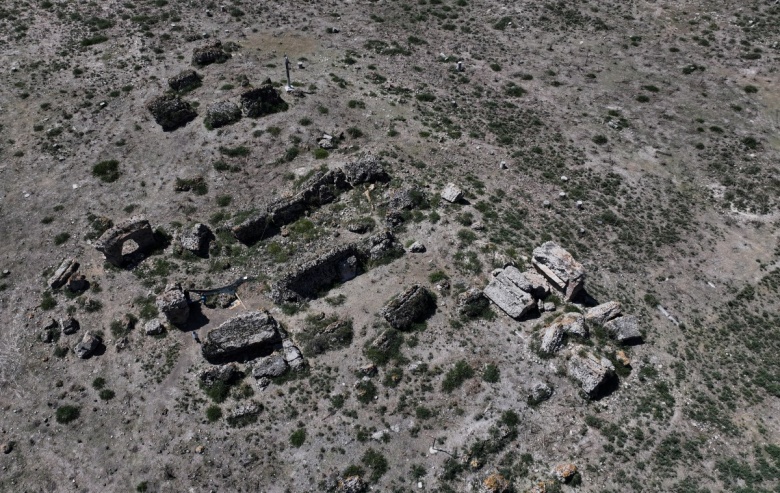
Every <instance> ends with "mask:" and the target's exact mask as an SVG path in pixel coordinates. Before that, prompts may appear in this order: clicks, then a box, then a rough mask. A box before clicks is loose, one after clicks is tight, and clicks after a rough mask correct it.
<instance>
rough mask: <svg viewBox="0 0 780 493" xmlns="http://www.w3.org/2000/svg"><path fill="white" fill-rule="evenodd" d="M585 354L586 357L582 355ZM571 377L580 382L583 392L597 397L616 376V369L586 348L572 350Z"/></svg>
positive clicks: (569, 368)
mask: <svg viewBox="0 0 780 493" xmlns="http://www.w3.org/2000/svg"><path fill="white" fill-rule="evenodd" d="M580 353H584V355H580ZM568 370H569V375H570V376H571V377H572V378H574V379H575V380H577V381H578V382H580V385H581V387H582V390H583V392H585V393H586V394H588V395H589V396H590V397H597V396H598V395H599V393H600V392H601V391H602V390H603V389H604V388H605V387H606V386H607V384H608V382H609V381H610V380H611V379H612V378H614V376H615V367H614V366H613V365H612V362H610V361H609V360H608V359H607V358H599V357H598V356H596V355H594V354H593V353H591V352H589V351H588V350H587V349H586V348H584V347H582V346H580V347H576V348H572V355H571V359H569V367H568Z"/></svg>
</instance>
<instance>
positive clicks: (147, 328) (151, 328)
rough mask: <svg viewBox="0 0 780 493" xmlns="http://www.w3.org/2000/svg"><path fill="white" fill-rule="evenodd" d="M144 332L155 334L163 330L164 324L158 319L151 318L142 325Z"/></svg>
mask: <svg viewBox="0 0 780 493" xmlns="http://www.w3.org/2000/svg"><path fill="white" fill-rule="evenodd" d="M144 332H145V333H146V335H148V336H157V335H160V334H162V333H163V332H165V326H164V325H163V323H162V322H161V321H160V320H159V319H156V318H155V319H152V320H149V321H148V322H146V324H145V325H144Z"/></svg>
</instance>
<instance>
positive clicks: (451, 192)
mask: <svg viewBox="0 0 780 493" xmlns="http://www.w3.org/2000/svg"><path fill="white" fill-rule="evenodd" d="M441 198H443V199H444V200H446V201H447V202H452V203H455V202H458V201H459V200H461V199H463V190H461V189H460V188H458V187H457V185H455V184H454V183H448V184H447V186H445V187H444V189H443V190H442V191H441Z"/></svg>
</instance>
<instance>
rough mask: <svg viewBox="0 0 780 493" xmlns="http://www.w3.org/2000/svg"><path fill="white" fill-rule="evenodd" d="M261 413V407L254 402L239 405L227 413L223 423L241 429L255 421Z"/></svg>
mask: <svg viewBox="0 0 780 493" xmlns="http://www.w3.org/2000/svg"><path fill="white" fill-rule="evenodd" d="M261 412H263V407H262V406H261V405H260V404H258V403H256V402H251V401H250V402H249V403H247V404H243V405H239V406H238V407H236V408H234V409H233V410H231V411H229V412H228V413H227V416H225V421H227V423H228V424H229V425H230V426H236V427H242V426H246V425H248V424H251V423H254V422H256V421H257V417H258V416H259V415H260V413H261Z"/></svg>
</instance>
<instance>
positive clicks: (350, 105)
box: [347, 99, 366, 109]
mask: <svg viewBox="0 0 780 493" xmlns="http://www.w3.org/2000/svg"><path fill="white" fill-rule="evenodd" d="M347 107H348V108H360V109H365V108H366V103H364V102H363V101H358V100H355V99H350V100H349V101H347Z"/></svg>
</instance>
